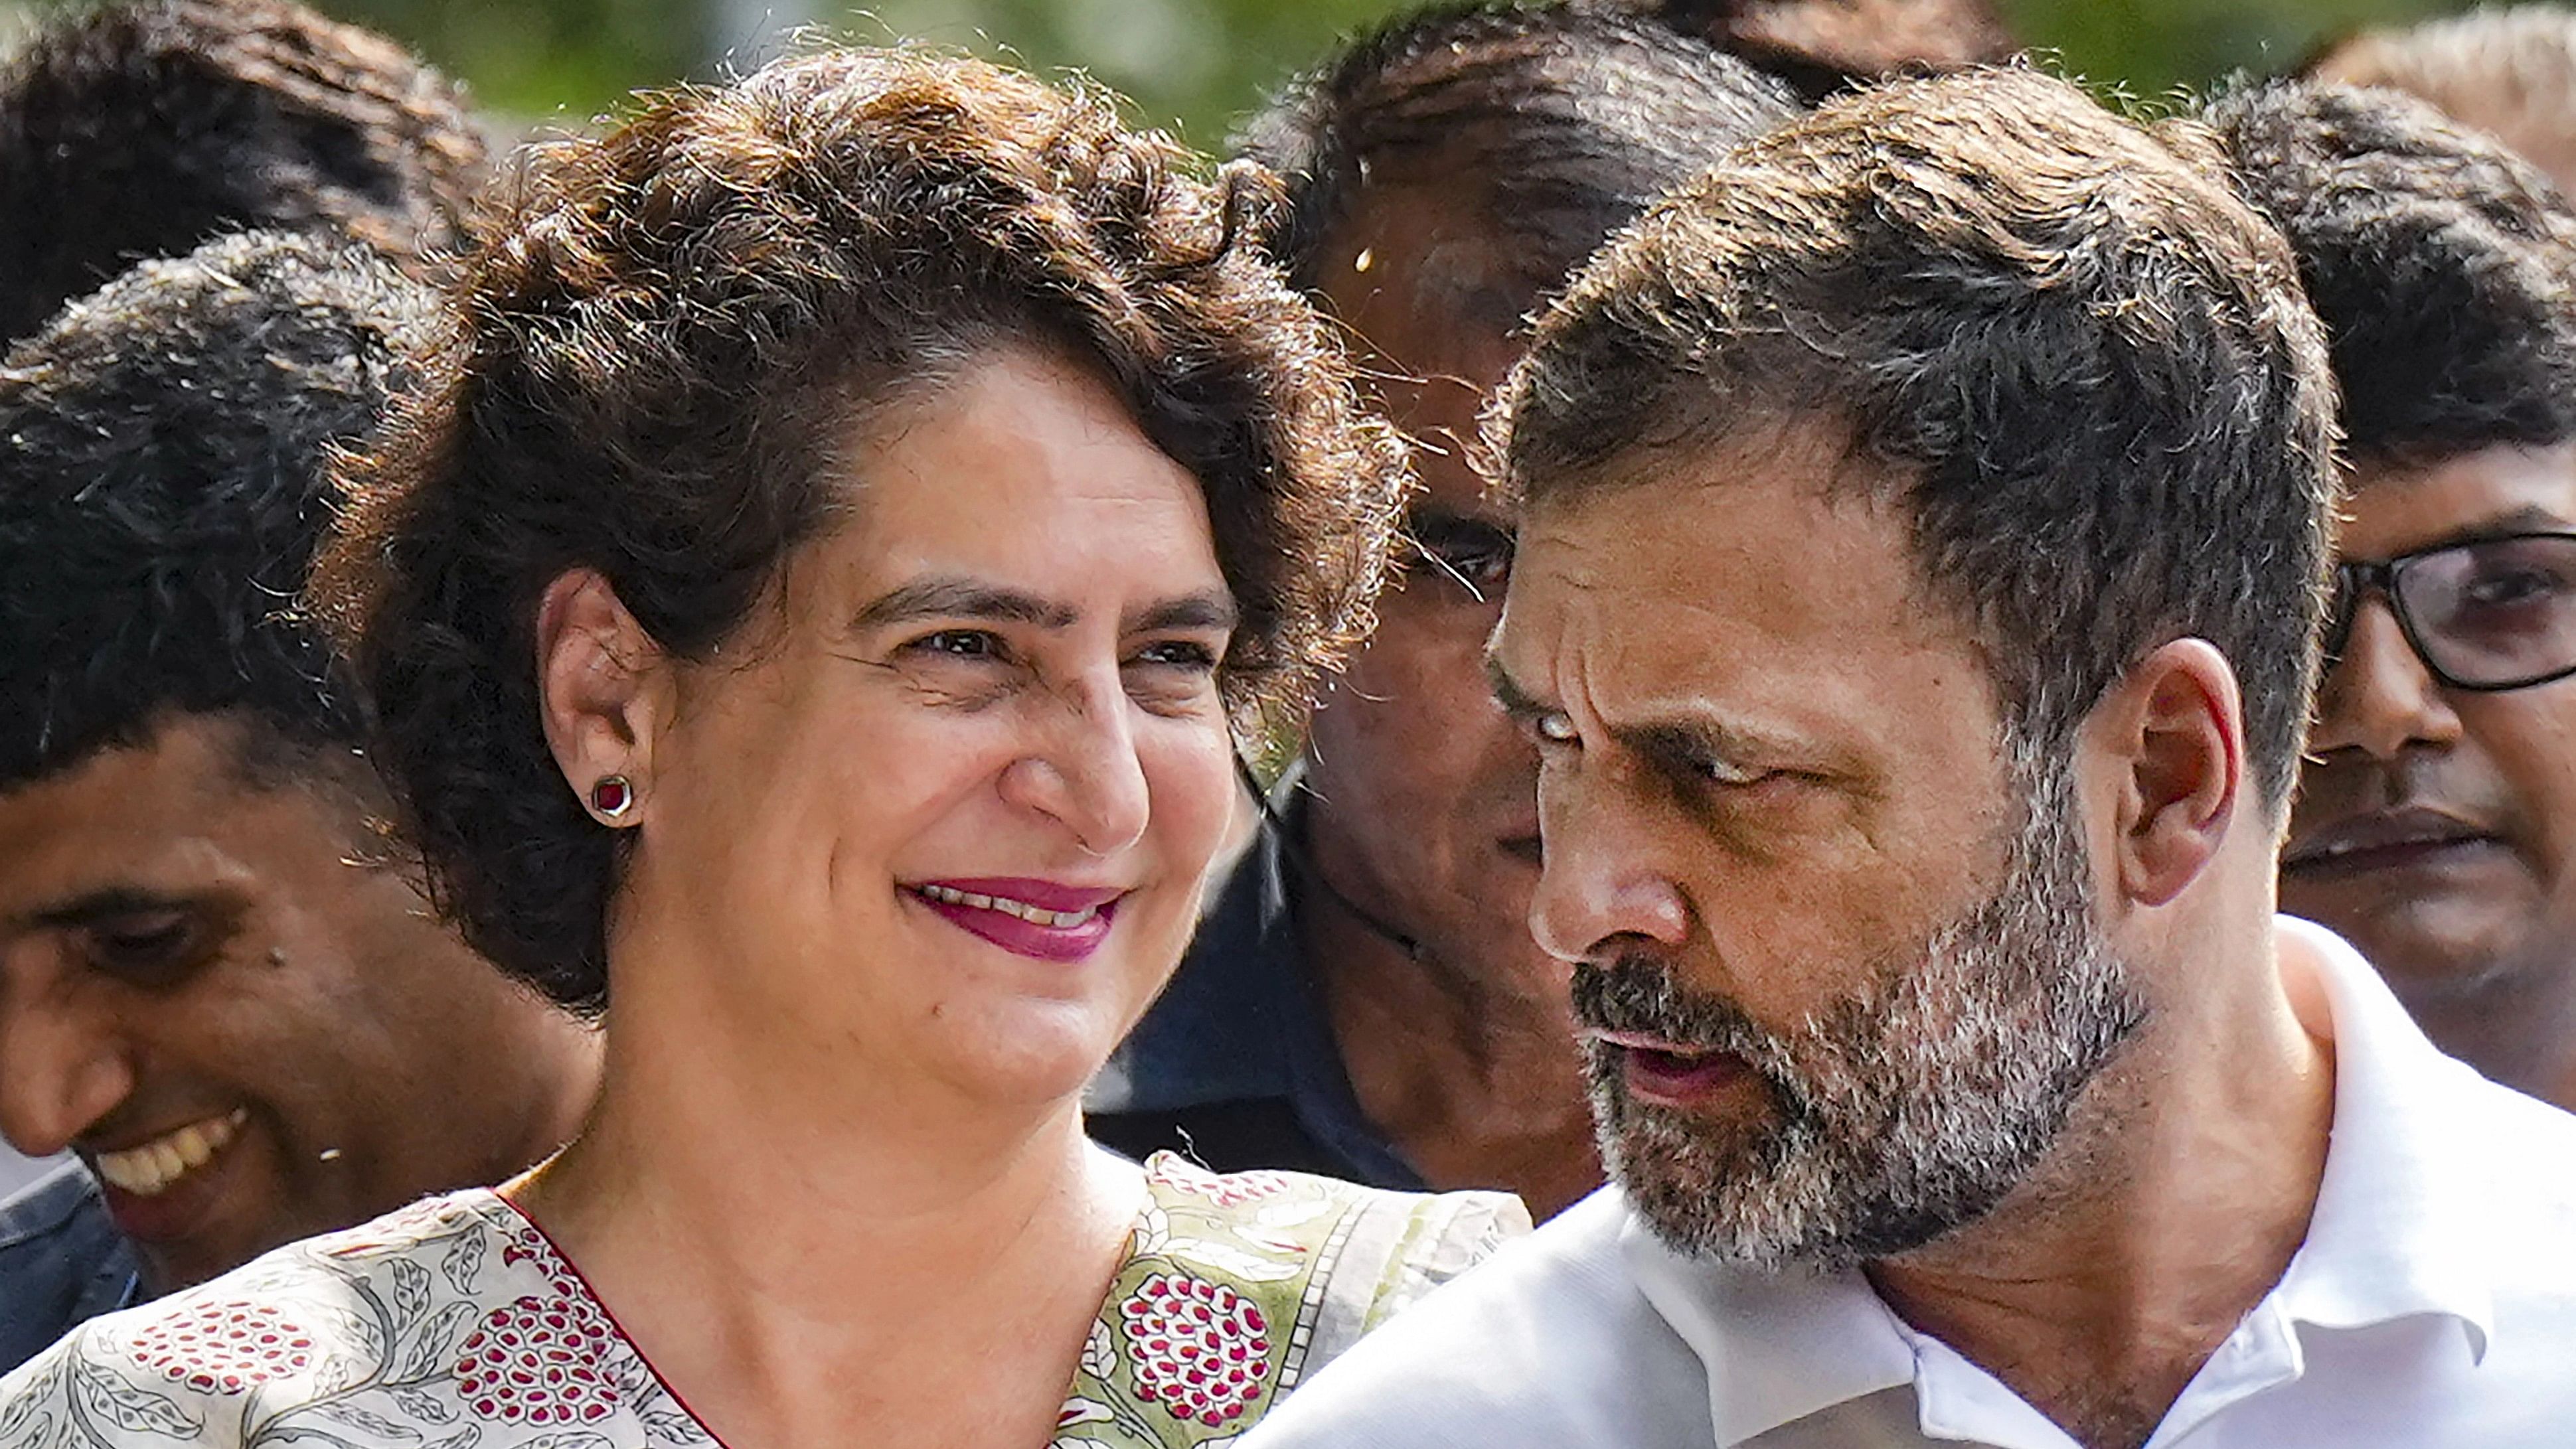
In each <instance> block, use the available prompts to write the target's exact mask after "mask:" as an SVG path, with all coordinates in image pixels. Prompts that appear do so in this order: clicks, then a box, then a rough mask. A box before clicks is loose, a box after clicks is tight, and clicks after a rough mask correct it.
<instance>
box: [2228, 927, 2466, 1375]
mask: <svg viewBox="0 0 2576 1449" xmlns="http://www.w3.org/2000/svg"><path fill="white" fill-rule="evenodd" d="M2278 936H2279V940H2280V945H2281V955H2282V959H2283V965H2284V968H2285V969H2288V970H2294V971H2295V970H2300V969H2303V968H2304V969H2307V970H2309V971H2310V972H2312V974H2313V975H2314V977H2315V979H2316V980H2317V982H2318V984H2319V985H2321V986H2322V987H2323V988H2324V992H2325V997H2326V1001H2327V1005H2328V1008H2329V1010H2330V1011H2331V1013H2332V1015H2333V1019H2334V1049H2335V1109H2334V1138H2333V1145H2332V1146H2331V1147H2330V1148H2329V1149H2328V1151H2327V1154H2326V1168H2325V1177H2324V1180H2323V1181H2322V1182H2321V1183H2320V1184H2319V1187H2318V1192H2317V1206H2316V1211H2315V1212H2314V1214H2313V1215H2312V1216H2311V1217H2310V1218H2309V1220H2308V1235H2307V1240H2306V1241H2305V1242H2304V1243H2302V1244H2301V1245H2300V1248H2299V1251H2298V1253H2297V1255H2296V1256H2294V1257H2293V1258H2292V1259H2291V1260H2290V1268H2289V1271H2288V1272H2287V1273H2286V1274H2284V1275H2283V1276H2282V1279H2281V1285H2280V1287H2279V1288H2278V1289H2277V1290H2275V1294H2274V1296H2275V1300H2276V1301H2277V1303H2278V1304H2279V1307H2280V1309H2281V1311H2282V1313H2283V1315H2284V1316H2285V1317H2287V1318H2288V1319H2289V1320H2290V1321H2292V1322H2294V1323H2306V1324H2313V1325H2315V1326H2317V1327H2320V1328H2335V1329H2345V1328H2361V1327H2365V1326H2368V1325H2371V1324H2377V1323H2387V1322H2392V1321H2394V1320H2396V1319H2400V1318H2412V1317H2420V1316H2427V1315H2431V1316H2439V1317H2446V1318H2451V1319H2455V1320H2457V1321H2458V1322H2459V1324H2460V1326H2461V1329H2462V1331H2463V1333H2464V1335H2465V1337H2466V1340H2467V1346H2468V1350H2469V1353H2470V1356H2471V1358H2472V1359H2474V1360H2483V1359H2484V1358H2485V1357H2486V1352H2487V1345H2488V1342H2489V1340H2490V1339H2492V1338H2493V1336H2494V1333H2495V1288H2494V1285H2495V1274H2496V1270H2497V1264H2496V1261H2495V1255H2494V1248H2493V1246H2492V1244H2491V1243H2490V1242H2489V1241H2488V1239H2489V1236H2490V1234H2489V1233H2488V1231H2487V1230H2486V1228H2485V1227H2484V1222H2485V1220H2486V1216H2487V1214H2486V1211H2485V1205H2484V1204H2485V1191H2486V1189H2485V1188H2484V1186H2483V1185H2482V1182H2481V1179H2482V1177H2483V1176H2484V1175H2485V1174H2484V1173H2483V1171H2482V1169H2481V1168H2480V1165H2479V1161H2478V1158H2477V1156H2476V1154H2475V1152H2474V1150H2473V1149H2472V1147H2471V1145H2470V1144H2472V1143H2473V1142H2475V1141H2476V1140H2477V1134H2476V1133H2475V1132H2474V1130H2472V1127H2473V1124H2474V1123H2475V1122H2476V1121H2477V1120H2478V1119H2479V1117H2480V1116H2481V1115H2482V1112H2483V1109H2482V1107H2481V1105H2480V1104H2479V1103H2477V1102H2476V1101H2475V1100H2474V1097H2475V1095H2476V1093H2475V1091H2474V1089H2475V1088H2476V1087H2478V1086H2479V1085H2480V1079H2479V1078H2478V1077H2477V1076H2476V1074H2475V1073H2474V1072H2472V1071H2471V1070H2470V1069H2469V1068H2468V1067H2466V1066H2465V1065H2463V1064H2461V1063H2459V1062H2456V1061H2453V1060H2452V1059H2451V1058H2449V1057H2446V1056H2444V1055H2442V1053H2441V1052H2440V1051H2439V1050H2437V1049H2436V1048H2435V1047H2434V1045H2433V1044H2432V1042H2430V1041H2429V1040H2427V1039H2426V1038H2425V1036H2424V1033H2423V1031H2422V1030H2421V1029H2420V1028H2418V1027H2417V1026H2416V1025H2415V1022H2414V1020H2413V1018H2411V1017H2409V1016H2408V1015H2407V1014H2406V1009H2405V1007H2403V1006H2401V1005H2399V1004H2398V1001H2397V998H2396V997H2395V996H2394V995H2392V994H2391V993H2390V992H2389V990H2388V986H2387V984H2386V983H2385V982H2383V981H2381V980H2380V978H2379V973H2378V972H2377V971H2375V970H2373V969H2372V968H2371V966H2370V963H2368V962H2366V961H2364V960H2363V959H2362V958H2361V956H2360V954H2359V953H2358V952H2356V951H2354V950H2353V949H2352V947H2350V946H2348V945H2346V944H2345V943H2344V942H2343V940H2342V939H2341V938H2340V937H2337V936H2336V935H2334V934H2333V933H2332V932H2330V931H2327V930H2326V929H2325V928H2323V927H2321V926H2315V925H2311V924H2309V923H2308V922H2306V921H2301V920H2295V919H2292V918H2290V917H2287V916H2284V917H2282V918H2281V920H2280V927H2279V932H2278ZM2463 1088H2469V1089H2472V1090H2467V1091H2464V1090H2463Z"/></svg>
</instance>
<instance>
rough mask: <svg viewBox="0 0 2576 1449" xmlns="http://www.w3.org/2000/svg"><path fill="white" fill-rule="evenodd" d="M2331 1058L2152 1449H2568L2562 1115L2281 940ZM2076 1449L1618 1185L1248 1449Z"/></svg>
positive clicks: (1841, 1278) (2331, 945)
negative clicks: (2300, 1136)
mask: <svg viewBox="0 0 2576 1449" xmlns="http://www.w3.org/2000/svg"><path fill="white" fill-rule="evenodd" d="M2279 931H2280V935H2281V945H2282V949H2283V950H2284V952H2285V953H2286V952H2290V951H2294V950H2295V951H2297V952H2298V954H2300V955H2301V956H2303V957H2305V958H2307V959H2309V960H2311V961H2313V962H2314V963H2315V964H2316V967H2317V970H2318V973H2319V976H2320V978H2321V980H2322V982H2323V984H2324V986H2325V988H2326V996H2327V998H2328V1000H2329V1002H2330V1005H2331V1012H2332V1017H2333V1027H2332V1029H2333V1033H2334V1041H2335V1109H2334V1136H2333V1140H2332V1143H2331V1146H2330V1147H2329V1149H2328V1152H2327V1157H2326V1169H2325V1177H2324V1181H2323V1183H2322V1184H2321V1187H2320V1190H2319V1193H2318V1197H2317V1205H2316V1210H2315V1212H2314V1214H2313V1216H2312V1217H2311V1218H2310V1220H2309V1225H2308V1235H2307V1238H2306V1241H2305V1242H2304V1243H2302V1244H2301V1246H2300V1248H2299V1251H2298V1253H2297V1254H2296V1255H2295V1256H2294V1257H2293V1258H2292V1259H2291V1262H2290V1266H2289V1269H2288V1271H2287V1272H2285V1273H2284V1274H2283V1275H2282V1278H2281V1281H2280V1283H2279V1284H2278V1285H2276V1286H2275V1287H2274V1288H2273V1290H2272V1291H2271V1292H2270V1293H2269V1294H2268V1295H2266V1296H2265V1297H2264V1298H2263V1300H2262V1301H2261V1302H2260V1303H2258V1304H2256V1305H2255V1307H2254V1309H2253V1311H2252V1312H2250V1313H2248V1314H2247V1315H2246V1316H2245V1320H2244V1322H2242V1323H2241V1324H2239V1325H2238V1326H2237V1329H2236V1331H2235V1333H2234V1334H2232V1335H2230V1336H2229V1338H2228V1339H2227V1341H2226V1342H2225V1343H2223V1344H2221V1345H2220V1346H2219V1348H2218V1351H2217V1352H2216V1353H2215V1354H2213V1355H2211V1357H2210V1359H2209V1361H2208V1362H2207V1363H2206V1364H2204V1365H2202V1367H2201V1370H2200V1372H2199V1374H2198V1375H2197V1376H2195V1377H2194V1378H2193V1379H2192V1381H2191V1383H2190V1385H2189V1386H2188V1387H2186V1388H2185V1389H2184V1390H2183V1393H2182V1397H2181V1398H2180V1399H2178V1400H2176V1401H2175V1403H2174V1405H2173V1408H2172V1409H2171V1411H2170V1412H2168V1413H2167V1415H2166V1417H2165V1420H2164V1422H2163V1423H2162V1425H2160V1426H2159V1427H2158V1428H2157V1430H2156V1433H2155V1436H2154V1437H2153V1438H2152V1439H2151V1440H2149V1441H2148V1444H2149V1449H2167V1446H2181V1445H2189V1446H2192V1449H2300V1446H2305V1445H2319V1446H2327V1445H2331V1446H2335V1449H2373V1446H2388V1449H2396V1446H2405V1449H2454V1446H2456V1449H2472V1446H2474V1449H2523V1446H2531V1449H2540V1446H2547V1449H2566V1446H2576V1117H2572V1116H2569V1115H2568V1114H2566V1113H2564V1112H2560V1111H2558V1110H2556V1109H2555V1108H2552V1107H2548V1106H2546V1105H2543V1104H2542V1103H2540V1102H2537V1101H2534V1100H2533V1099H2531V1098H2529V1097H2525V1096H2523V1095H2521V1094H2520V1093H2517V1092H2512V1091H2508V1090H2507V1089H2505V1088H2503V1087H2499V1086H2497V1085H2495V1084H2493V1083H2491V1082H2489V1081H2487V1080H2486V1079H2485V1078H2483V1077H2480V1076H2478V1075H2477V1074H2476V1073H2475V1072H2473V1071H2471V1070H2470V1069H2469V1068H2468V1067H2466V1066H2464V1065H2462V1064H2461V1063H2459V1062H2456V1061H2453V1060H2451V1059H2450V1058H2448V1057H2445V1056H2443V1055H2442V1054H2441V1053H2439V1052H2438V1051H2436V1050H2435V1049H2434V1047H2433V1045H2432V1043H2430V1042H2429V1041H2427V1040H2425V1038H2424V1035H2423V1033H2422V1032H2421V1031H2419V1030H2417V1029H2416V1026H2415V1024H2414V1022H2413V1021H2412V1020H2410V1019H2409V1018H2408V1017H2407V1015H2406V1013H2405V1010H2404V1009H2403V1008H2402V1007H2400V1006H2399V1005H2398V1003H2397V1000H2396V998H2395V997H2393V996H2391V995H2390V994H2389V992H2388V989H2387V987H2386V986H2384V985H2382V984H2381V982H2380V980H2379V977H2378V975H2377V973H2375V972H2373V971H2372V970H2371V969H2370V966H2369V964H2368V963H2367V962H2365V961H2363V960H2362V959H2361V958H2360V957H2359V956H2358V955H2356V954H2354V952H2353V950H2352V948H2351V947H2349V946H2347V945H2345V944H2344V943H2343V942H2342V941H2341V940H2338V939H2337V938H2336V937H2334V936H2333V935H2331V934H2330V933H2328V932H2326V931H2324V930H2322V929H2319V928H2318V927H2315V926H2312V925H2309V924H2307V923H2306V922H2304V921H2295V920H2291V919H2289V918H2286V917H2284V918H2282V920H2281V921H2280V924H2279ZM1948 1443H1966V1444H1983V1445H1992V1446H1996V1449H2074V1441H2073V1440H2072V1439H2070V1438H2069V1437H2068V1436H2067V1435H2066V1433H2065V1432H2064V1431H2063V1430H2061V1429H2060V1428H2058V1427H2057V1426H2056V1425H2055V1424H2053V1423H2051V1422H2050V1421H2049V1420H2048V1419H2047V1418H2046V1417H2045V1416H2043V1415H2041V1414H2040V1413H2039V1412H2038V1411H2037V1410H2036V1409H2033V1408H2032V1407H2031V1406H2030V1405H2029V1404H2028V1403H2026V1402H2024V1401H2023V1400H2022V1399H2021V1397H2020V1396H2019V1395H2017V1394H2015V1393H2014V1392H2013V1391H2012V1390H2011V1389H2009V1388H2006V1387H2005V1386H2004V1385H2003V1384H2002V1383H2001V1382H2000V1381H1998V1380H1997V1379H1995V1378H1994V1376H1992V1375H1991V1374H1988V1373H1987V1372H1985V1371H1984V1370H1983V1369H1980V1368H1978V1367H1977V1366H1976V1365H1975V1364H1973V1363H1970V1362H1969V1361H1968V1360H1967V1359H1965V1358H1963V1357H1961V1356H1960V1355H1959V1354H1958V1353H1957V1352H1956V1351H1954V1350H1952V1349H1951V1348H1950V1347H1949V1346H1948V1345H1946V1344H1944V1343H1942V1342H1941V1341H1940V1340H1938V1339H1935V1338H1933V1337H1931V1336H1930V1335H1928V1334H1924V1333H1920V1332H1917V1331H1915V1330H1914V1329H1912V1328H1910V1327H1908V1326H1907V1325H1906V1324H1905V1322H1904V1321H1903V1320H1902V1319H1900V1318H1898V1317H1897V1316H1896V1315H1895V1313H1893V1312H1891V1311H1890V1310H1889V1309H1888V1308H1887V1306H1886V1305H1885V1304H1884V1303H1883V1302H1882V1301H1881V1300H1880V1299H1879V1297H1878V1295H1877V1294H1876V1293H1875V1292H1873V1291H1872V1290H1871V1289H1870V1287H1869V1284H1868V1282H1867V1280H1865V1279H1864V1278H1862V1277H1861V1276H1860V1275H1858V1274H1856V1273H1847V1274H1840V1275H1832V1276H1819V1275H1815V1274H1810V1273H1761V1272H1755V1271H1752V1270H1748V1269H1743V1268H1735V1267H1727V1266H1721V1265H1718V1264H1714V1263H1709V1262H1704V1261H1700V1260H1697V1259H1693V1258H1688V1257H1685V1256H1682V1255H1680V1254H1678V1253H1675V1252H1674V1251H1672V1250H1671V1249H1669V1248H1667V1247H1665V1246H1664V1245H1663V1244H1662V1243H1661V1242H1660V1241H1659V1240H1657V1239H1656V1238H1655V1237H1654V1235H1653V1234H1652V1233H1651V1232H1649V1231H1648V1230H1647V1229H1646V1227H1645V1226H1644V1225H1643V1224H1642V1223H1641V1222H1640V1221H1639V1220H1638V1219H1637V1217H1636V1216H1635V1215H1634V1214H1633V1213H1632V1212H1630V1211H1629V1209H1628V1205H1627V1203H1626V1200H1625V1199H1624V1198H1622V1197H1621V1196H1620V1195H1619V1193H1618V1191H1617V1190H1616V1189H1615V1188H1605V1189H1603V1190H1602V1191H1601V1192H1599V1193H1596V1194H1594V1195H1593V1196H1592V1197H1590V1198H1588V1199H1586V1200H1585V1201H1583V1202H1582V1203H1580V1204H1578V1205H1576V1206H1575V1207H1574V1208H1573V1209H1572V1210H1570V1211H1568V1212H1567V1213H1565V1214H1564V1215H1563V1216H1561V1217H1559V1218H1558V1219H1557V1220H1556V1221H1555V1222H1553V1223H1551V1224H1549V1225H1548V1226H1547V1227H1545V1228H1543V1229H1541V1230H1540V1231H1539V1232H1538V1233H1537V1234H1536V1235H1534V1236H1532V1237H1531V1238H1529V1239H1527V1240H1525V1241H1524V1242H1522V1243H1520V1244H1518V1245H1516V1246H1514V1247H1513V1248H1510V1249H1508V1250H1506V1251H1505V1252H1504V1253H1502V1254H1501V1255H1499V1256H1497V1257H1496V1258H1495V1259H1493V1260H1492V1261H1491V1262H1490V1263H1488V1264H1487V1265H1486V1266H1484V1267H1482V1268H1480V1269H1478V1270H1477V1271H1475V1272H1473V1273H1470V1274H1468V1275H1467V1276H1466V1277H1464V1278H1462V1279H1460V1280H1459V1281H1458V1282H1456V1283H1454V1284H1451V1285H1450V1286H1449V1287H1447V1288H1444V1289H1442V1290H1441V1291H1440V1292H1438V1293H1435V1294H1433V1295H1432V1296H1431V1297H1430V1298H1429V1299H1427V1300H1425V1301H1424V1302H1423V1303H1422V1304H1421V1305H1420V1306H1418V1307H1416V1308H1414V1309H1413V1310H1411V1311H1410V1312H1408V1313H1406V1314H1405V1315H1404V1316H1402V1317H1400V1318H1398V1319H1397V1320H1396V1321H1394V1322H1393V1323H1391V1324H1389V1325H1387V1326H1386V1327H1385V1328H1383V1329H1380V1330H1379V1331H1378V1332H1377V1333H1376V1334H1375V1335H1374V1336H1372V1337H1371V1338H1369V1339H1367V1340H1364V1341H1363V1342H1362V1343H1361V1344H1360V1345H1359V1346H1358V1347H1357V1348H1356V1349H1354V1350H1353V1351H1352V1352H1351V1353H1350V1354H1349V1355H1348V1356H1347V1357H1346V1358H1344V1359H1343V1360H1342V1361H1340V1362H1339V1363H1336V1364H1335V1365H1334V1366H1333V1367H1332V1368H1331V1369H1329V1370H1327V1371H1325V1372H1324V1373H1322V1374H1320V1375H1318V1376H1317V1377H1316V1378H1315V1379H1314V1380H1313V1381H1312V1382H1311V1383H1309V1384H1308V1385H1306V1386H1305V1387H1304V1388H1302V1389H1300V1390H1298V1392H1297V1393H1296V1394H1295V1395H1294V1396H1292V1397H1291V1398H1290V1399H1289V1400H1288V1401H1287V1402H1285V1403H1283V1404H1282V1405H1281V1406H1280V1407H1279V1409H1278V1411H1277V1412H1276V1413H1274V1414H1273V1415H1272V1417H1271V1418H1270V1419H1269V1420H1268V1421H1267V1422H1265V1423H1264V1424H1262V1425H1261V1427H1260V1428H1259V1429H1257V1430H1256V1431H1255V1432H1254V1433H1253V1434H1252V1435H1251V1436H1250V1437H1248V1438H1247V1439H1246V1440H1245V1441H1244V1444H1245V1449H1320V1446H1327V1445H1331V1446H1364V1449H1517V1446H1531V1449H1540V1446H1544V1449H1685V1446H1687V1449H1711V1446H1735V1445H1753V1446H1759V1449H1826V1446H1832V1449H1880V1446H1886V1449H1897V1446H1910V1445H1924V1444H1948Z"/></svg>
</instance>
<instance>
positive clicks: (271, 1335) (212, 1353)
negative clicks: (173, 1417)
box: [127, 1302, 313, 1394]
mask: <svg viewBox="0 0 2576 1449" xmlns="http://www.w3.org/2000/svg"><path fill="white" fill-rule="evenodd" d="M127 1348H128V1351H129V1352H131V1353H132V1354H133V1355H134V1359H135V1361H136V1362H137V1363H140V1364H142V1365H143V1366H144V1367H145V1368H148V1369H151V1370H152V1371H153V1372H155V1373H158V1374H160V1375H161V1376H162V1377H163V1378H166V1379H168V1380H169V1381H170V1382H172V1383H174V1384H185V1385H187V1386H188V1387H189V1388H191V1389H194V1390H196V1391H197V1392H198V1393H201V1394H215V1393H223V1394H238V1393H241V1392H243V1391H245V1390H247V1389H251V1388H254V1387H256V1386H258V1385H259V1384H262V1383H265V1382H267V1381H269V1380H271V1379H281V1378H289V1377H292V1376H294V1375H296V1374H300V1373H303V1372H304V1371H305V1370H307V1369H310V1368H311V1367H313V1335H312V1334H311V1333H309V1332H307V1331H305V1330H304V1329H303V1328H302V1327H300V1326H298V1325H297V1324H296V1322H295V1321H294V1320H293V1319H291V1318H288V1317H287V1316H286V1314H285V1312H284V1311H283V1310H281V1309H279V1308H278V1307H276V1306H275V1305H274V1304H267V1303H220V1302H218V1303H199V1304H195V1305H193V1306H191V1307H189V1308H187V1309H185V1310H183V1311H180V1312H177V1313H173V1314H171V1315H170V1316H168V1317H166V1318H162V1319H160V1320H158V1321H156V1322H153V1323H151V1324H148V1325H146V1326H145V1327H144V1329H143V1330H142V1332H140V1333H138V1334H136V1335H135V1336H134V1339H133V1340H132V1342H131V1343H129V1344H128V1345H127Z"/></svg>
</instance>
